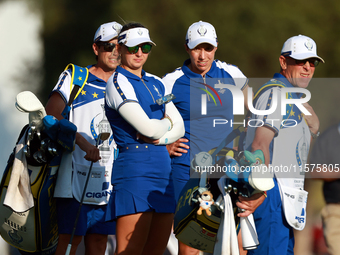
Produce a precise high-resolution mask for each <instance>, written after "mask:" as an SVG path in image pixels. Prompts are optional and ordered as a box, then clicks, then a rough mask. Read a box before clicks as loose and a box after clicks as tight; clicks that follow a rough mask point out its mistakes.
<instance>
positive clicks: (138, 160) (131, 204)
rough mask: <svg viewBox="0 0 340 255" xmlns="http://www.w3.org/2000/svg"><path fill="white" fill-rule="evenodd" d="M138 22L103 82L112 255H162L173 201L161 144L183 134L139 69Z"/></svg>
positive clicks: (147, 45) (145, 42)
mask: <svg viewBox="0 0 340 255" xmlns="http://www.w3.org/2000/svg"><path fill="white" fill-rule="evenodd" d="M153 46H155V44H154V43H153V42H152V41H151V40H150V37H149V31H148V29H146V28H145V27H144V26H143V25H141V24H139V23H128V24H126V25H124V26H123V28H122V30H121V32H120V34H119V37H118V46H117V50H118V52H119V53H120V55H121V65H120V66H119V67H117V69H116V71H115V73H114V74H113V75H112V76H111V77H110V78H109V80H108V82H107V87H106V104H105V110H106V115H107V118H108V120H109V122H110V125H111V128H112V130H113V136H114V139H115V141H116V143H117V146H118V148H119V155H118V158H117V160H116V161H115V163H114V165H113V169H112V181H111V183H112V185H113V191H112V194H111V199H110V201H109V206H108V208H107V212H106V220H108V221H109V220H116V221H117V228H116V237H117V249H116V253H117V255H123V254H129V255H133V254H148V255H156V254H157V255H162V254H163V253H164V251H165V248H166V245H167V242H168V238H169V235H170V231H171V225H172V220H173V213H174V211H175V199H174V192H173V184H172V182H171V178H170V173H171V164H170V157H169V154H168V152H167V149H166V146H165V145H166V144H169V143H172V142H174V141H176V140H177V139H178V138H180V137H182V136H183V135H184V124H183V120H182V117H181V115H180V114H179V112H178V111H177V109H176V108H175V106H174V105H173V103H172V102H169V103H166V104H158V103H157V102H156V100H157V99H160V98H162V97H163V96H165V95H167V94H168V92H167V91H166V89H165V87H164V85H163V83H162V81H161V79H160V78H159V77H157V76H155V75H152V74H150V73H147V72H145V71H144V70H143V65H144V64H145V62H146V61H147V59H148V56H149V53H150V51H151V48H152V47H153Z"/></svg>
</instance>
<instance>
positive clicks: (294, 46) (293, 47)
mask: <svg viewBox="0 0 340 255" xmlns="http://www.w3.org/2000/svg"><path fill="white" fill-rule="evenodd" d="M281 55H283V56H289V57H291V58H294V59H298V60H302V59H307V58H317V59H319V60H320V61H322V63H325V61H324V60H323V59H322V58H321V57H319V56H318V55H317V54H316V43H315V42H314V40H313V39H312V38H309V37H307V36H304V35H297V36H293V37H291V38H289V39H288V40H287V41H286V42H285V43H284V44H283V47H282V50H281Z"/></svg>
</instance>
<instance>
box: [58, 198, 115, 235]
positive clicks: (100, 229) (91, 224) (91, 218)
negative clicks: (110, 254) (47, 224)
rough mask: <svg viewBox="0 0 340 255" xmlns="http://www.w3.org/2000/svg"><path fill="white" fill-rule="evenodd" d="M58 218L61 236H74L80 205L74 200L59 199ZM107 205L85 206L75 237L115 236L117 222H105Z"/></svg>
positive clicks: (81, 212) (82, 209)
mask: <svg viewBox="0 0 340 255" xmlns="http://www.w3.org/2000/svg"><path fill="white" fill-rule="evenodd" d="M56 200H57V218H58V231H59V234H72V230H73V227H74V222H75V219H76V215H77V213H78V209H79V205H80V203H79V202H78V201H77V200H76V199H74V198H57V199H56ZM106 207H107V206H106V205H89V204H83V205H82V207H81V211H80V215H79V219H78V224H77V228H76V231H75V235H77V236H85V235H86V234H103V235H114V234H115V233H116V222H115V221H112V222H105V221H104V216H105V211H106Z"/></svg>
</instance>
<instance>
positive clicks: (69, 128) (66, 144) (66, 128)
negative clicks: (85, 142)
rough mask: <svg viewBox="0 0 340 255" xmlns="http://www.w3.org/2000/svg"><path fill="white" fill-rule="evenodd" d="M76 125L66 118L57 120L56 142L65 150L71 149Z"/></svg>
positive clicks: (74, 138) (73, 143)
mask: <svg viewBox="0 0 340 255" xmlns="http://www.w3.org/2000/svg"><path fill="white" fill-rule="evenodd" d="M76 133H77V126H76V125H74V124H73V123H72V122H70V121H68V120H67V119H61V120H60V121H59V133H58V138H57V142H58V143H59V144H60V145H61V146H62V147H63V148H65V149H66V150H68V151H73V149H74V145H75V140H76Z"/></svg>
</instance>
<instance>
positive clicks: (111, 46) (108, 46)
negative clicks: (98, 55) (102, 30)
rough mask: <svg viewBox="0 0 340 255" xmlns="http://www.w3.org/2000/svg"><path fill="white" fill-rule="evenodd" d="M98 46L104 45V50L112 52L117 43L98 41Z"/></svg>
mask: <svg viewBox="0 0 340 255" xmlns="http://www.w3.org/2000/svg"><path fill="white" fill-rule="evenodd" d="M97 44H98V46H104V51H107V52H112V51H113V50H114V49H115V48H116V44H115V43H103V42H101V43H97Z"/></svg>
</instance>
